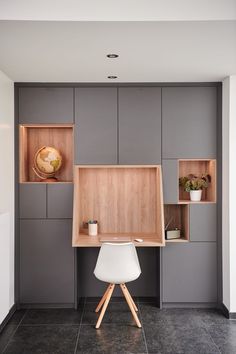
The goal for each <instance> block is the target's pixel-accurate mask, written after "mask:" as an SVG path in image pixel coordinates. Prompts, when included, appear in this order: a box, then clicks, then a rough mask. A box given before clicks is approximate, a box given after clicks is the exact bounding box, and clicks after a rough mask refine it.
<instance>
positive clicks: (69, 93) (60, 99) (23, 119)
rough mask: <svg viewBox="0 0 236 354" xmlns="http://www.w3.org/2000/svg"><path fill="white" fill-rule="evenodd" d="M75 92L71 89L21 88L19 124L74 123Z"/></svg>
mask: <svg viewBox="0 0 236 354" xmlns="http://www.w3.org/2000/svg"><path fill="white" fill-rule="evenodd" d="M73 90H74V89H73V88H70V87H21V88H19V123H22V124H60V123H73V122H74V93H73Z"/></svg>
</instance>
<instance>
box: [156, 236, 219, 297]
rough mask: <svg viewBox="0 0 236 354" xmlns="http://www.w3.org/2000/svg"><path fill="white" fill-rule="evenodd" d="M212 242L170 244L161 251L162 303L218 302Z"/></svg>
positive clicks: (214, 251) (214, 247)
mask: <svg viewBox="0 0 236 354" xmlns="http://www.w3.org/2000/svg"><path fill="white" fill-rule="evenodd" d="M216 260H217V255H216V243H215V242H192V243H186V244H176V245H174V244H173V245H172V244H169V245H167V246H166V247H165V249H163V302H169V303H170V302H171V303H181V302H193V303H194V302H210V303H215V302H216V301H217V261H216Z"/></svg>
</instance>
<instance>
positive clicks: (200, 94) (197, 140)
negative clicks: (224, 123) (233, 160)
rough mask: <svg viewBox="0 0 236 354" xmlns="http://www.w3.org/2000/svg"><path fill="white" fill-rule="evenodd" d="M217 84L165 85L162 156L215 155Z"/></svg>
mask: <svg viewBox="0 0 236 354" xmlns="http://www.w3.org/2000/svg"><path fill="white" fill-rule="evenodd" d="M216 117H217V89H216V87H164V88H163V89H162V158H164V159H173V158H178V159H180V158H185V159H186V158H196V159H199V158H216V155H217V119H216Z"/></svg>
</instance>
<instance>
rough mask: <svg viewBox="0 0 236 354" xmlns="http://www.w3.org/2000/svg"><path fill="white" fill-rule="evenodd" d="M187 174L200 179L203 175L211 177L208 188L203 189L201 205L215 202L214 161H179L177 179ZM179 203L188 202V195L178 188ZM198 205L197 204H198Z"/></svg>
mask: <svg viewBox="0 0 236 354" xmlns="http://www.w3.org/2000/svg"><path fill="white" fill-rule="evenodd" d="M189 174H193V175H196V176H198V177H200V176H201V175H203V174H209V175H210V176H211V182H210V183H209V186H208V188H206V189H203V191H202V199H201V202H203V203H207V202H209V203H215V202H216V160H179V178H180V177H184V176H188V175H189ZM179 202H180V203H184V202H190V203H191V201H190V193H188V192H185V191H184V189H183V187H179ZM198 203H199V202H198Z"/></svg>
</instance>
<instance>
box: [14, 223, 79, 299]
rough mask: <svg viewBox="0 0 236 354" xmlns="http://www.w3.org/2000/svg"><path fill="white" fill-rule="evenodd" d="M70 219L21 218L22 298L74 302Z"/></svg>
mask: <svg viewBox="0 0 236 354" xmlns="http://www.w3.org/2000/svg"><path fill="white" fill-rule="evenodd" d="M71 232H72V230H71V221H70V220H21V221H20V302H21V304H24V303H29V304H32V303H40V304H42V303H45V304H47V303H55V304H56V303H68V304H73V302H74V250H73V248H72V247H71Z"/></svg>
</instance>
